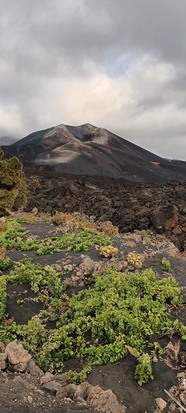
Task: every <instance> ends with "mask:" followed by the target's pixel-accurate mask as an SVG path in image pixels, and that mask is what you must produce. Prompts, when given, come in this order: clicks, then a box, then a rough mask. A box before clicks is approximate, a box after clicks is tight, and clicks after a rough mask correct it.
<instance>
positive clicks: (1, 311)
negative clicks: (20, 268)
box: [0, 275, 6, 321]
mask: <svg viewBox="0 0 186 413" xmlns="http://www.w3.org/2000/svg"><path fill="white" fill-rule="evenodd" d="M5 310H6V277H5V276H4V275H1V276H0V321H1V320H3V319H4V317H5Z"/></svg>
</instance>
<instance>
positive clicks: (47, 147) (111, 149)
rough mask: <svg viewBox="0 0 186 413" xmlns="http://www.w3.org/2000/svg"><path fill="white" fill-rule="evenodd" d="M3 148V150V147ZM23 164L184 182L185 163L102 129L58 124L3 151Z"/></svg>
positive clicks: (113, 175)
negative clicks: (14, 156) (165, 156)
mask: <svg viewBox="0 0 186 413" xmlns="http://www.w3.org/2000/svg"><path fill="white" fill-rule="evenodd" d="M3 149H4V148H3ZM12 155H16V156H17V157H18V158H19V159H20V161H21V162H22V163H23V165H24V166H25V167H26V166H27V165H29V166H31V165H32V164H33V165H35V166H38V167H44V166H51V167H53V168H54V169H55V170H56V171H57V172H60V173H67V174H74V175H86V174H87V175H100V176H109V177H114V178H125V179H130V180H134V181H142V182H143V181H145V182H147V181H155V182H158V181H159V182H160V183H163V182H167V181H168V180H174V179H186V163H185V162H183V161H174V160H173V161H172V160H167V159H165V158H161V157H160V156H158V155H155V154H153V153H151V152H150V151H147V150H146V149H143V148H141V147H140V146H138V145H135V144H134V143H132V142H129V141H127V140H126V139H124V138H122V137H120V136H117V135H116V134H114V133H112V132H110V131H108V130H107V129H104V128H99V127H96V126H94V125H91V124H89V123H85V124H83V125H79V126H70V125H64V124H60V125H57V126H54V127H51V128H47V129H44V130H39V131H36V132H32V133H31V134H29V135H27V136H26V137H24V138H22V139H20V140H19V141H16V142H14V143H13V144H11V145H10V146H9V147H8V148H6V149H5V157H6V156H7V157H8V156H12Z"/></svg>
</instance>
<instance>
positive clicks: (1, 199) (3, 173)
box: [0, 148, 27, 216]
mask: <svg viewBox="0 0 186 413" xmlns="http://www.w3.org/2000/svg"><path fill="white" fill-rule="evenodd" d="M3 155H4V153H3V151H2V149H1V148H0V216H3V215H5V214H6V213H7V209H14V210H18V209H19V208H20V207H22V206H24V205H25V204H26V201H27V198H26V183H25V177H24V173H23V167H22V164H21V162H20V161H19V160H18V158H16V157H15V156H14V157H13V158H10V159H5V160H2V158H3Z"/></svg>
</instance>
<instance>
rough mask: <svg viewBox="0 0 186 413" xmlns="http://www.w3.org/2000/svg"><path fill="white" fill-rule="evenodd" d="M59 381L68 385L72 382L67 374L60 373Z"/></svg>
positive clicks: (62, 384) (63, 384)
mask: <svg viewBox="0 0 186 413" xmlns="http://www.w3.org/2000/svg"><path fill="white" fill-rule="evenodd" d="M57 381H58V382H59V383H60V384H61V386H63V387H64V386H67V384H70V379H69V377H68V376H67V375H66V374H64V373H63V374H60V375H59V376H58V377H57Z"/></svg>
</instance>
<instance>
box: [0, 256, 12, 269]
mask: <svg viewBox="0 0 186 413" xmlns="http://www.w3.org/2000/svg"><path fill="white" fill-rule="evenodd" d="M10 264H11V259H10V258H9V257H5V258H1V257H0V270H5V269H6V268H8V267H9V266H10Z"/></svg>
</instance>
